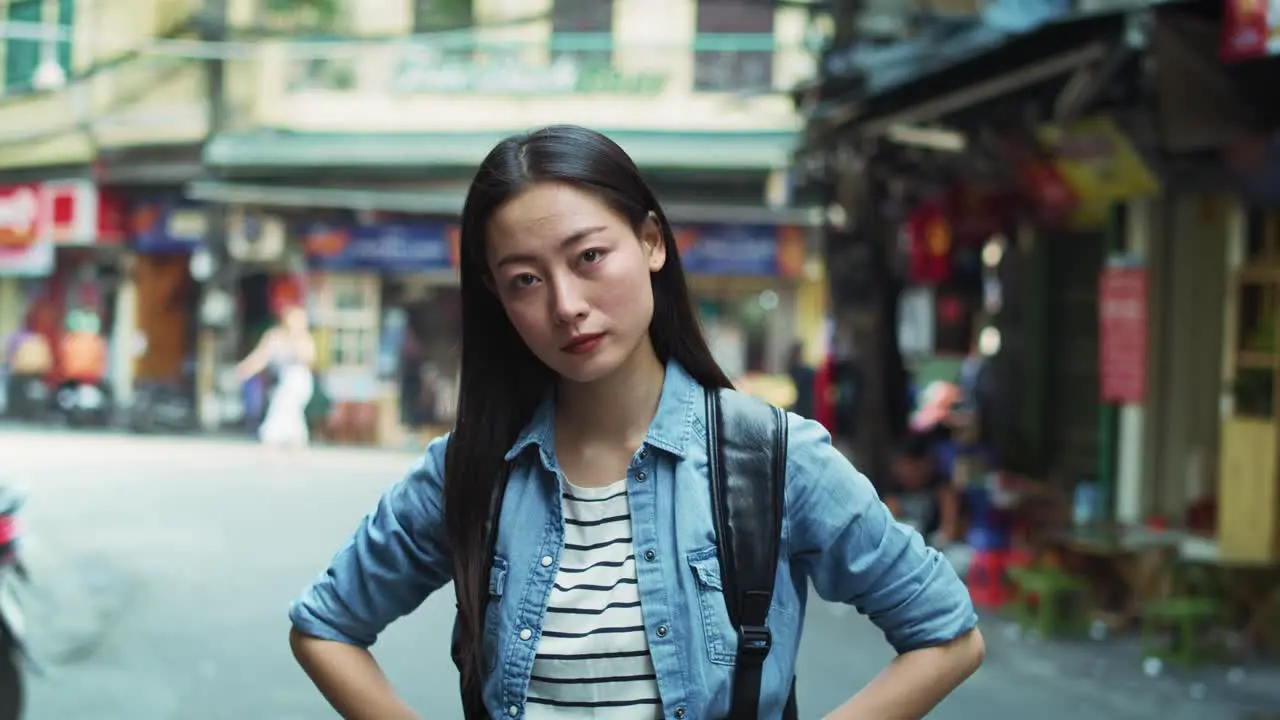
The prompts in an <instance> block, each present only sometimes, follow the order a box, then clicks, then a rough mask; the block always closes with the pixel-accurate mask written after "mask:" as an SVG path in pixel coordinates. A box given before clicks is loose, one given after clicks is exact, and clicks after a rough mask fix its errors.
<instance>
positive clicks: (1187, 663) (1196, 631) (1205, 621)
mask: <svg viewBox="0 0 1280 720" xmlns="http://www.w3.org/2000/svg"><path fill="white" fill-rule="evenodd" d="M1226 615H1227V608H1226V607H1225V606H1224V605H1223V603H1222V602H1221V601H1219V600H1216V599H1214V598H1205V597H1172V598H1165V599H1163V600H1153V601H1151V602H1149V603H1147V604H1146V606H1145V607H1144V608H1143V613H1142V654H1143V655H1144V656H1146V657H1158V658H1161V659H1163V660H1169V661H1170V662H1172V663H1174V664H1175V665H1179V666H1181V667H1184V668H1188V667H1194V666H1196V665H1199V664H1201V663H1202V662H1204V661H1205V659H1206V658H1205V652H1204V651H1205V649H1206V647H1205V644H1204V643H1203V642H1202V641H1201V637H1200V636H1201V635H1202V633H1203V631H1204V630H1205V629H1206V628H1207V627H1208V626H1210V625H1212V624H1213V623H1214V622H1218V621H1221V620H1223V619H1224V618H1225V617H1226ZM1164 627H1168V628H1171V629H1172V631H1173V632H1172V637H1171V640H1172V641H1173V642H1172V645H1171V646H1170V647H1169V648H1168V649H1161V648H1159V647H1158V645H1157V643H1156V639H1155V638H1156V635H1157V633H1158V630H1159V629H1161V628H1164Z"/></svg>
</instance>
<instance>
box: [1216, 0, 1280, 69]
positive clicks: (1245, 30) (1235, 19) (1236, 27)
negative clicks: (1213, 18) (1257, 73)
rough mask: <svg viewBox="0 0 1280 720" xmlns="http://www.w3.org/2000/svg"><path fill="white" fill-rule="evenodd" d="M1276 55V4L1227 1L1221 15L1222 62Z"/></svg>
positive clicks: (1279, 49)
mask: <svg viewBox="0 0 1280 720" xmlns="http://www.w3.org/2000/svg"><path fill="white" fill-rule="evenodd" d="M1276 54H1280V2H1276V1H1275V0H1227V1H1226V2H1225V3H1223V12H1222V47H1221V56H1222V60H1223V62H1241V61H1244V60H1253V59H1256V58H1260V57H1266V56H1267V55H1276Z"/></svg>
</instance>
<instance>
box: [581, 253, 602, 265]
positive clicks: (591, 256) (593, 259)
mask: <svg viewBox="0 0 1280 720" xmlns="http://www.w3.org/2000/svg"><path fill="white" fill-rule="evenodd" d="M603 257H604V251H603V250H587V251H585V252H583V253H582V255H581V258H582V262H584V263H587V264H588V265H594V264H595V263H598V262H600V260H601V258H603Z"/></svg>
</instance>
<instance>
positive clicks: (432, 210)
mask: <svg viewBox="0 0 1280 720" xmlns="http://www.w3.org/2000/svg"><path fill="white" fill-rule="evenodd" d="M186 194H187V197H189V198H191V199H192V200H199V201H202V202H213V203H226V204H230V205H255V206H266V207H289V208H329V209H344V210H381V211H384V212H403V213H416V214H422V215H443V216H449V217H456V216H457V215H459V214H461V212H462V204H463V200H464V199H465V194H466V193H465V190H462V189H458V188H436V189H416V188H415V189H412V190H405V189H385V188H355V187H306V186H289V185H267V184H255V183H239V182H225V181H216V180H198V181H195V182H192V183H189V184H187V186H186ZM664 208H665V210H666V212H667V215H668V216H669V217H670V219H671V221H672V222H675V223H738V224H772V225H798V226H801V227H819V226H821V223H822V210H821V208H818V207H795V208H779V209H772V208H768V207H764V206H763V205H755V206H752V205H735V204H710V203H705V204H699V203H680V202H673V203H667V204H664Z"/></svg>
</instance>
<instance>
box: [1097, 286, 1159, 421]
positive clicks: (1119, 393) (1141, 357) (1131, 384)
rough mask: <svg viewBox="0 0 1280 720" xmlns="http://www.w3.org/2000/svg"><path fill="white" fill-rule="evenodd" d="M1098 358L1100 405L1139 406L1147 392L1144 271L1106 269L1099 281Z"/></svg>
mask: <svg viewBox="0 0 1280 720" xmlns="http://www.w3.org/2000/svg"><path fill="white" fill-rule="evenodd" d="M1098 354H1099V376H1100V385H1101V391H1102V393H1101V394H1102V401H1103V402H1110V403H1119V404H1133V403H1141V402H1142V401H1143V399H1144V398H1145V396H1146V391H1147V271H1146V268H1143V267H1138V266H1133V265H1113V266H1110V267H1107V268H1105V269H1104V270H1103V271H1102V274H1101V275H1100V276H1099V279H1098Z"/></svg>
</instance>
